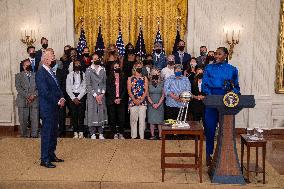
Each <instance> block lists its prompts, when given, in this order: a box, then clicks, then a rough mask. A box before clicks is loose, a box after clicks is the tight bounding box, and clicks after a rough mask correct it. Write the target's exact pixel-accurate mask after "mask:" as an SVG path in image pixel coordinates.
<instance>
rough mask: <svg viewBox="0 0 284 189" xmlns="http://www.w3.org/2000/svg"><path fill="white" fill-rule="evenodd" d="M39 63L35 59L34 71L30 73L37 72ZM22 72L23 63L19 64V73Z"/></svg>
mask: <svg viewBox="0 0 284 189" xmlns="http://www.w3.org/2000/svg"><path fill="white" fill-rule="evenodd" d="M39 62H40V61H38V60H37V59H35V67H34V70H32V72H37V70H38V66H39ZM22 71H24V67H23V63H22V62H21V63H20V72H22Z"/></svg>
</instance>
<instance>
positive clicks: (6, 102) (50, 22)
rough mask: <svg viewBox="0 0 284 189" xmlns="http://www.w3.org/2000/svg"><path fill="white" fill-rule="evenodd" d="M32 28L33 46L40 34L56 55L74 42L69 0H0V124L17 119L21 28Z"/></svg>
mask: <svg viewBox="0 0 284 189" xmlns="http://www.w3.org/2000/svg"><path fill="white" fill-rule="evenodd" d="M27 26H28V27H31V28H33V29H35V30H36V39H37V41H36V43H35V44H34V45H35V46H36V49H39V48H40V38H41V37H42V36H44V37H47V38H48V39H49V47H52V48H53V49H54V50H55V54H56V58H59V57H60V56H61V55H62V53H63V47H64V45H66V44H71V45H73V44H74V31H73V28H74V24H73V1H72V0H0V59H1V64H0V70H1V72H0V125H5V126H11V125H15V124H16V123H17V122H18V121H17V109H16V107H15V97H16V90H15V85H14V80H15V74H16V73H17V72H19V63H20V61H21V60H23V59H24V58H27V53H26V45H24V44H23V43H22V42H21V41H20V39H21V28H24V27H27Z"/></svg>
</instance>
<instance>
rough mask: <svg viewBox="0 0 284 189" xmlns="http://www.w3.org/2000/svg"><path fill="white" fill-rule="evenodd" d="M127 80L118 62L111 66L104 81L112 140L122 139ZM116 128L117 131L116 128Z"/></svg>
mask: <svg viewBox="0 0 284 189" xmlns="http://www.w3.org/2000/svg"><path fill="white" fill-rule="evenodd" d="M126 81H127V79H126V77H125V76H124V74H123V73H122V72H121V68H120V65H119V63H118V62H115V63H114V64H112V66H111V69H110V74H109V75H108V77H107V80H106V105H107V110H108V121H109V125H110V127H111V128H112V131H113V134H114V139H124V136H123V134H124V127H125V113H126V104H127V88H126V86H127V85H126V83H127V82H126ZM116 126H118V129H117V127H116Z"/></svg>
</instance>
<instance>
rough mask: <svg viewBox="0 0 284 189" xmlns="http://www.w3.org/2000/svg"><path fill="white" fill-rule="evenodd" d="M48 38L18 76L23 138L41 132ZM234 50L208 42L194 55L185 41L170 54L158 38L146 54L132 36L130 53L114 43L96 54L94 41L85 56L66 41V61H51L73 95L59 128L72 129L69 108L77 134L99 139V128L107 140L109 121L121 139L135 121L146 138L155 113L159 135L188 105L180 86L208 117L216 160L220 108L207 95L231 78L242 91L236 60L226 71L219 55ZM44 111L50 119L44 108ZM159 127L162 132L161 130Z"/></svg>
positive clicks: (196, 111) (198, 116)
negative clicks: (211, 104)
mask: <svg viewBox="0 0 284 189" xmlns="http://www.w3.org/2000/svg"><path fill="white" fill-rule="evenodd" d="M41 44H42V49H40V50H39V51H35V48H34V47H33V46H30V47H28V49H27V52H28V54H29V58H28V59H25V60H23V61H22V62H21V64H20V71H21V72H20V73H18V74H17V75H16V78H15V84H16V89H17V91H18V96H17V105H18V108H19V111H18V112H19V121H20V133H21V136H22V137H28V136H31V137H37V136H38V125H39V112H40V111H41V110H39V108H38V107H39V102H38V98H37V97H38V85H40V84H39V83H40V79H39V78H37V80H36V74H37V71H38V69H39V67H41V66H44V65H42V56H43V55H44V54H45V52H46V50H47V49H48V48H47V47H48V40H47V39H46V38H42V39H41ZM227 55H228V51H227V49H226V48H224V47H220V48H218V49H217V51H216V52H214V51H209V52H208V53H207V48H206V46H201V47H200V56H199V57H197V58H195V57H191V55H190V54H188V53H187V52H185V42H184V41H183V40H181V41H180V42H179V43H178V51H177V52H176V53H174V54H173V55H168V56H166V55H165V53H164V52H163V49H162V44H160V43H158V42H157V43H155V45H154V51H153V53H152V54H148V55H146V57H143V58H142V57H139V56H137V55H136V53H135V49H134V46H133V45H132V44H131V43H129V44H127V45H126V53H125V56H124V57H120V56H119V55H118V51H117V48H116V46H115V45H113V44H111V45H109V46H108V48H107V49H106V50H105V53H104V55H103V56H101V55H100V54H97V53H96V52H94V53H93V54H90V50H89V48H88V47H85V48H84V49H83V52H81V54H80V55H79V52H77V50H76V49H75V48H72V47H71V46H69V45H66V46H65V47H64V54H63V56H62V57H61V58H60V60H54V61H52V64H50V74H51V75H52V77H54V78H55V79H54V80H55V81H56V85H57V86H58V87H59V88H60V90H61V91H62V98H63V99H64V102H65V103H61V102H58V103H59V106H58V112H59V113H58V124H59V129H58V132H59V133H58V134H59V136H64V135H65V132H66V127H65V118H66V112H69V114H70V115H71V125H72V127H73V131H74V138H84V136H85V137H86V136H87V135H88V134H89V136H90V138H91V139H97V134H98V138H99V139H104V134H103V130H104V126H106V125H109V126H110V127H111V128H112V131H113V138H114V139H124V129H125V127H126V126H127V125H128V124H130V128H131V138H133V139H135V138H138V133H139V138H140V139H144V131H145V128H146V120H147V123H148V124H149V125H150V131H151V137H150V139H156V138H159V137H161V127H162V124H163V123H164V120H165V119H176V118H177V115H178V112H179V108H180V107H182V106H183V104H182V102H181V100H180V97H179V95H180V93H181V92H184V91H191V92H192V97H193V99H192V101H191V103H190V114H191V116H190V118H191V119H192V120H195V121H200V120H202V121H203V123H204V126H205V134H206V138H208V143H209V145H208V149H207V157H208V159H210V158H211V154H212V153H213V152H212V148H213V146H212V137H213V145H214V136H213V133H214V134H215V129H216V127H217V121H218V120H217V119H216V116H218V115H217V113H216V111H215V110H210V109H206V108H205V106H204V104H203V101H202V100H203V99H204V98H205V95H210V94H217V93H218V94H219V92H220V91H223V92H220V93H222V94H223V93H224V90H223V80H224V79H229V80H233V81H234V84H235V85H234V86H235V87H234V89H236V90H237V91H239V88H238V80H237V75H236V74H237V72H236V71H235V70H236V69H235V68H234V67H230V66H228V68H226V69H228V70H230V69H231V70H233V71H229V72H227V73H226V74H227V75H226V76H224V77H222V75H224V72H223V71H224V69H225V68H223V67H222V66H219V67H218V66H216V65H217V64H216V65H215V63H216V62H217V63H222V64H218V65H223V64H224V65H226V66H225V67H227V65H229V64H227ZM204 69H205V70H204ZM215 72H218V74H219V75H216V74H215ZM42 79H44V78H42ZM218 90H220V91H219V92H218ZM215 92H216V93H215ZM50 95H52V94H50ZM59 96H60V95H59ZM67 108H68V110H69V111H66V109H67ZM40 115H41V116H40V117H41V119H43V118H42V117H44V116H42V112H40ZM128 115H129V116H128ZM206 115H207V117H206ZM29 122H30V123H29ZM28 124H30V125H31V134H30V133H28V130H27V126H28ZM85 126H87V127H85ZM156 126H157V127H158V131H159V132H158V136H155V132H154V131H155V127H156ZM86 128H87V129H86ZM137 128H139V129H138V132H137Z"/></svg>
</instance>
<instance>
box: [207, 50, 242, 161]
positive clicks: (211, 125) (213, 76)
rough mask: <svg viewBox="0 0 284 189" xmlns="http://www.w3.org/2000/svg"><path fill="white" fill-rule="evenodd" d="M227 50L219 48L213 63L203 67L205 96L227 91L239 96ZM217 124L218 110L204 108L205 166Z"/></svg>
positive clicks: (209, 156) (236, 76) (236, 72)
mask: <svg viewBox="0 0 284 189" xmlns="http://www.w3.org/2000/svg"><path fill="white" fill-rule="evenodd" d="M228 55H229V52H228V49H227V48H225V47H219V48H218V49H217V50H216V54H215V61H214V62H213V64H209V65H207V66H206V67H205V71H204V74H203V80H202V91H203V92H204V93H205V95H224V94H226V93H227V92H229V91H233V92H234V93H236V94H240V87H239V81H238V70H237V68H236V67H234V66H232V65H231V64H229V63H228ZM217 123H218V110H217V109H215V108H207V107H206V108H205V121H204V132H205V136H206V165H207V166H210V164H211V160H212V154H213V151H214V137H215V131H216V127H217Z"/></svg>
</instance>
